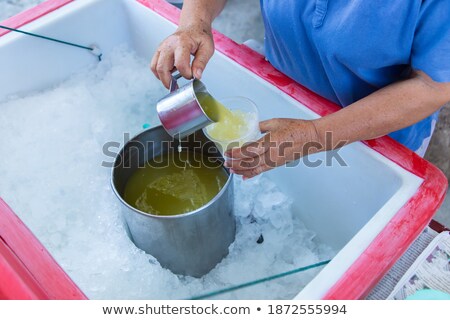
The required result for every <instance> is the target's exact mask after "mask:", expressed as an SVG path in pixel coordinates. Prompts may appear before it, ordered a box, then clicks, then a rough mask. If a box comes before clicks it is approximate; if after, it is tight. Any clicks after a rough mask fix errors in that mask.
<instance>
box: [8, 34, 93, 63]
mask: <svg viewBox="0 0 450 320" xmlns="http://www.w3.org/2000/svg"><path fill="white" fill-rule="evenodd" d="M0 28H1V29H5V30H9V31H13V32H18V33H22V34H25V35H27V36H32V37H36V38H40V39H44V40H49V41H53V42H57V43H62V44H66V45H68V46H72V47H77V48H80V49H86V50H89V51H93V50H94V48H91V47H86V46H82V45H79V44H76V43H72V42H67V41H63V40H58V39H54V38H50V37H46V36H43V35H40V34H36V33H31V32H27V31H22V30H18V29H14V28H10V27H6V26H2V25H0ZM98 59H99V60H100V61H101V55H99V56H98Z"/></svg>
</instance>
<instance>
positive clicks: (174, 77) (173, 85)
mask: <svg viewBox="0 0 450 320" xmlns="http://www.w3.org/2000/svg"><path fill="white" fill-rule="evenodd" d="M180 78H181V74H180V73H179V72H176V73H174V74H172V80H171V81H170V86H169V91H170V92H173V91H175V90H178V88H179V87H178V82H177V80H178V79H180Z"/></svg>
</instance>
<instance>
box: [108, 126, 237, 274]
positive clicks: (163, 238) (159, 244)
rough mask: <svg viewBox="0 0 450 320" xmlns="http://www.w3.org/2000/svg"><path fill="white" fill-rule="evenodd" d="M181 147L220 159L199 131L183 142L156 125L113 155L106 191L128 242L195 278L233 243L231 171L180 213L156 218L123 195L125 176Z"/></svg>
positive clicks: (126, 179)
mask: <svg viewBox="0 0 450 320" xmlns="http://www.w3.org/2000/svg"><path fill="white" fill-rule="evenodd" d="M180 143H181V145H182V147H183V148H189V149H190V150H192V151H194V152H202V153H203V155H204V156H207V157H214V159H218V161H221V163H222V165H223V158H222V156H221V155H220V153H219V152H218V150H217V148H216V147H215V145H214V143H212V142H211V141H209V140H208V139H207V138H206V137H205V136H204V134H203V133H202V132H201V131H198V132H196V133H195V134H192V135H190V136H188V137H187V138H186V139H185V140H183V141H179V140H174V139H173V138H172V137H171V136H170V135H169V134H167V132H166V131H165V130H164V128H163V127H162V126H159V127H155V128H152V129H148V130H146V131H144V132H142V133H141V134H139V135H137V136H136V137H134V138H133V139H131V140H130V141H129V142H127V143H126V144H125V146H124V148H123V149H122V150H121V151H120V153H119V154H118V156H117V158H116V161H115V164H114V168H113V170H112V179H111V184H112V189H113V191H114V192H115V194H116V195H117V197H118V198H119V200H120V202H121V203H122V209H123V210H122V212H123V217H124V220H125V224H126V226H127V229H128V230H127V232H128V235H129V237H130V239H131V240H132V241H133V242H134V244H135V245H136V246H137V247H138V248H140V249H142V250H144V251H145V252H147V253H149V254H151V255H153V256H154V257H155V258H156V259H158V261H159V262H160V264H161V266H163V267H165V268H168V269H169V270H171V271H172V272H174V273H176V274H182V275H189V276H193V277H201V276H203V275H205V274H206V273H208V272H209V271H210V270H211V269H213V268H214V267H215V266H216V265H217V263H219V262H220V261H221V260H222V259H223V258H224V257H225V256H226V255H227V254H228V247H229V245H230V244H231V243H232V242H233V241H234V238H235V233H236V222H235V218H234V215H233V183H232V182H233V181H232V180H233V175H232V174H230V173H229V171H228V170H227V173H228V175H229V177H228V180H227V182H226V184H225V186H224V187H223V188H222V190H221V191H220V192H219V193H218V194H217V195H216V196H215V197H214V198H213V199H212V200H211V201H210V202H209V203H207V204H206V205H204V206H203V207H201V208H199V209H197V210H195V211H192V212H189V213H185V214H180V215H174V216H158V215H152V214H149V213H145V212H142V211H139V210H137V209H135V208H133V207H132V206H130V205H129V204H128V203H126V202H125V201H124V199H123V193H124V190H125V186H126V183H127V181H128V179H129V178H130V177H131V175H132V174H133V173H134V172H135V171H136V170H137V169H138V168H139V167H142V166H143V165H144V164H145V163H146V162H147V161H148V160H150V159H152V158H153V157H155V156H157V155H159V154H161V153H165V152H168V151H169V150H171V149H172V150H173V149H174V150H176V149H177V148H178V145H179V144H180Z"/></svg>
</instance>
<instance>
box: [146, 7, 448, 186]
mask: <svg viewBox="0 0 450 320" xmlns="http://www.w3.org/2000/svg"><path fill="white" fill-rule="evenodd" d="M225 2H226V0H216V1H210V0H185V1H184V8H183V10H182V13H181V18H180V25H179V27H178V29H177V31H176V32H175V34H173V35H171V36H170V37H168V38H167V39H166V40H164V41H163V42H162V44H161V45H160V47H159V48H158V50H157V52H156V53H155V55H154V57H153V59H152V62H151V69H152V71H153V73H154V74H155V75H156V76H157V77H158V79H160V80H161V81H162V82H163V83H164V85H165V86H166V87H167V86H168V85H169V83H170V77H171V71H172V70H173V68H174V67H176V68H177V69H178V70H179V71H180V73H181V74H182V75H183V76H184V77H185V78H188V79H190V78H192V77H193V76H195V77H196V78H199V79H200V78H201V76H202V71H203V70H204V69H205V67H206V64H207V63H208V61H209V59H210V58H211V56H212V54H213V52H214V43H213V38H212V33H211V24H212V21H213V20H214V18H215V17H216V16H217V15H218V14H219V13H220V11H221V10H222V9H223V7H224V5H225ZM261 9H262V13H263V18H264V24H265V29H266V40H265V42H266V43H265V48H266V57H267V58H268V59H269V61H270V62H271V64H272V65H273V66H274V67H275V68H277V69H278V70H280V71H281V72H283V73H285V74H286V75H288V76H289V77H291V78H292V79H294V80H295V81H297V82H299V83H301V84H302V85H304V86H306V87H308V88H309V89H311V90H312V91H314V92H316V93H318V94H320V95H321V96H324V97H326V98H327V99H329V100H331V101H334V102H336V103H337V104H339V105H341V106H343V107H345V108H343V109H342V110H340V111H338V112H336V113H334V114H332V115H328V116H325V117H323V118H320V119H317V120H299V119H271V120H267V121H263V122H261V130H262V131H263V132H267V133H268V135H267V136H266V141H267V139H268V138H270V141H271V143H270V144H268V143H264V141H262V140H261V141H259V142H258V143H254V144H251V145H249V146H246V147H243V148H241V149H237V148H236V149H233V150H232V151H230V152H229V154H228V155H229V156H230V157H231V158H232V160H229V161H228V162H227V165H228V166H230V167H231V169H232V170H233V171H234V172H235V173H237V174H241V175H243V176H244V178H251V177H253V176H255V175H258V174H259V173H261V172H264V171H267V170H270V169H272V168H273V167H275V166H279V165H283V164H285V163H287V162H290V161H293V160H296V159H297V158H300V157H302V156H305V155H306V154H311V153H314V152H319V151H323V150H329V149H331V148H333V145H331V144H330V143H327V141H326V139H327V136H328V135H327V132H331V133H332V136H333V141H345V143H351V142H354V141H359V140H368V139H373V138H376V137H379V136H383V135H386V134H390V135H391V136H392V137H393V138H394V139H396V140H397V141H399V142H400V143H403V144H404V145H406V146H407V147H409V148H410V149H412V150H414V151H416V152H417V153H418V154H420V155H423V154H424V153H425V150H426V148H427V146H428V142H429V140H430V137H431V135H432V132H433V130H434V125H435V123H436V121H437V117H438V110H439V108H440V107H441V106H443V105H444V104H445V103H447V102H448V101H450V19H449V16H450V1H448V0H393V1H389V2H384V1H365V0H355V1H346V0H333V1H329V0H304V1H299V0H283V1H280V0H262V1H261ZM191 54H192V55H194V56H195V58H194V60H193V62H192V65H190V55H191ZM285 142H290V144H289V147H288V148H286V143H285ZM281 144H284V146H283V153H282V154H280V152H279V149H278V148H277V146H280V145H281ZM305 145H309V146H313V147H312V148H311V147H310V148H305V147H304V146H305ZM340 146H342V144H341V145H340Z"/></svg>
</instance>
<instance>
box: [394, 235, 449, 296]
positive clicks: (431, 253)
mask: <svg viewBox="0 0 450 320" xmlns="http://www.w3.org/2000/svg"><path fill="white" fill-rule="evenodd" d="M422 289H433V290H438V291H441V292H446V293H448V294H450V232H448V231H446V232H442V233H440V234H439V235H438V236H437V237H436V238H434V240H433V241H432V242H431V243H430V244H429V245H428V247H427V248H426V249H425V250H424V251H423V252H422V253H421V254H420V256H419V257H418V258H417V260H416V261H415V262H414V263H413V264H412V266H411V267H410V268H409V269H408V271H407V272H406V273H405V275H404V276H403V277H402V278H401V279H400V281H399V282H398V284H397V285H396V286H395V288H394V290H393V291H392V293H391V294H390V295H389V297H388V299H394V300H404V299H406V298H407V297H408V296H410V295H412V294H414V293H415V292H416V291H418V290H422Z"/></svg>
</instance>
